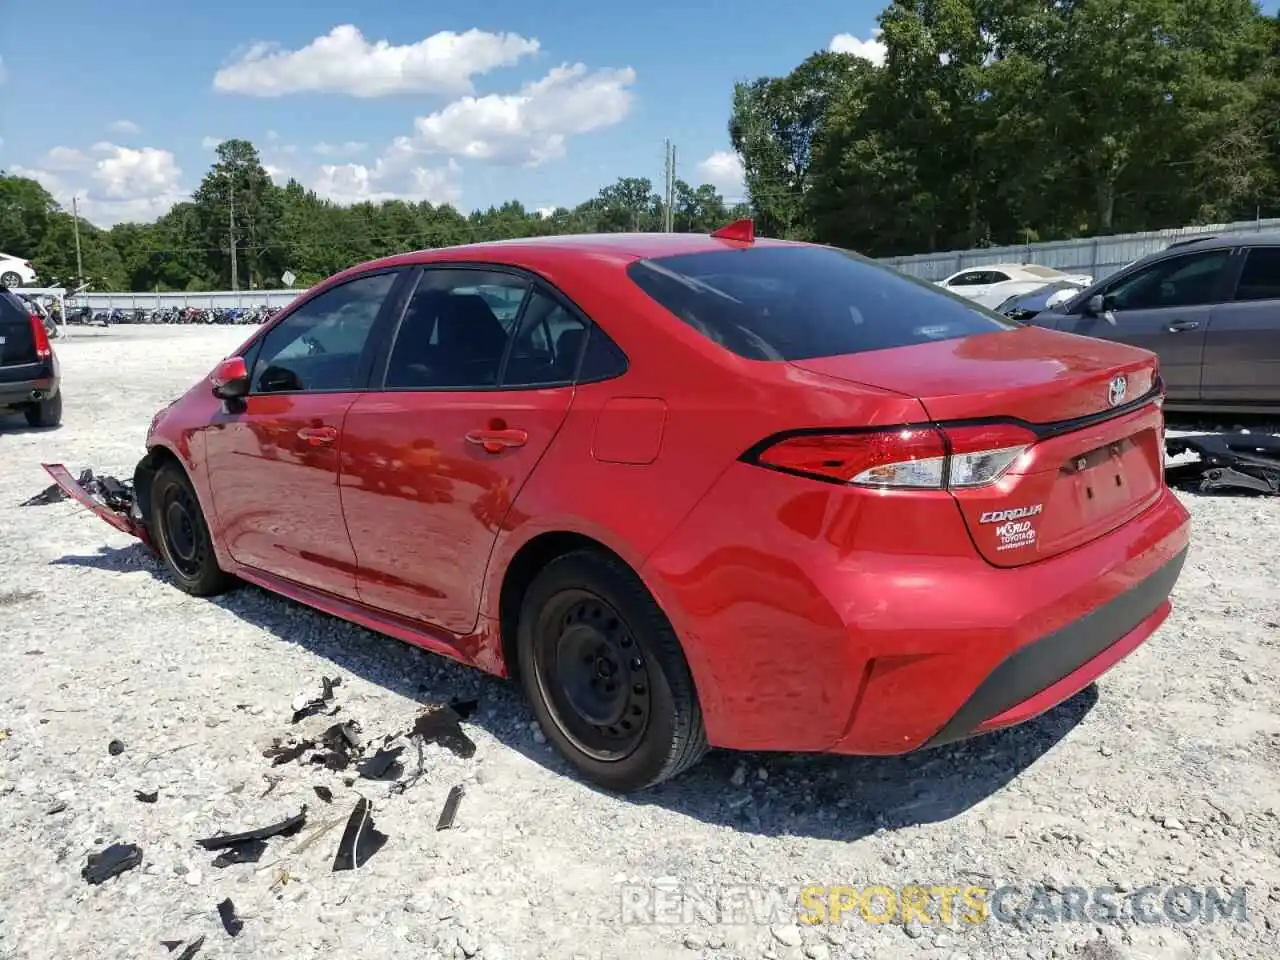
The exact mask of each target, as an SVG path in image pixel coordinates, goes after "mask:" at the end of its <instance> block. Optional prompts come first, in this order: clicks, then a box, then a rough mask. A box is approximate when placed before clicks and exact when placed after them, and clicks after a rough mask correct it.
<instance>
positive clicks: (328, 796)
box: [311, 784, 333, 803]
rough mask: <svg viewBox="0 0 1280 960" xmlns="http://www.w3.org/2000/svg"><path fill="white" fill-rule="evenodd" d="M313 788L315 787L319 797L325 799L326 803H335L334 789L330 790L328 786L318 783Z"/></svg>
mask: <svg viewBox="0 0 1280 960" xmlns="http://www.w3.org/2000/svg"><path fill="white" fill-rule="evenodd" d="M311 789H313V790H314V791H315V792H316V796H317V797H319V798H320V799H321V800H323V801H324V802H325V803H333V791H332V790H330V789H329V788H328V787H326V786H323V785H321V784H316V785H315V786H314V787H312V788H311Z"/></svg>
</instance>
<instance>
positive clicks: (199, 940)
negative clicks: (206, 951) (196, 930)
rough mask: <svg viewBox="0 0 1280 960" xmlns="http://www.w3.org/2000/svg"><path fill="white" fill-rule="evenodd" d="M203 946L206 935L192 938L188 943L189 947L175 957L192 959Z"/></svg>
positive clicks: (179, 959)
mask: <svg viewBox="0 0 1280 960" xmlns="http://www.w3.org/2000/svg"><path fill="white" fill-rule="evenodd" d="M203 946H204V937H196V939H194V940H192V941H191V942H190V943H189V944H187V948H186V949H185V950H183V951H182V952H181V953H180V954H178V955H177V956H176V957H174V960H192V957H194V956H195V955H196V954H197V953H199V952H200V948H201V947H203Z"/></svg>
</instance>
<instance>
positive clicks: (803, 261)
mask: <svg viewBox="0 0 1280 960" xmlns="http://www.w3.org/2000/svg"><path fill="white" fill-rule="evenodd" d="M627 273H628V275H629V276H630V277H631V280H632V281H633V282H634V283H635V284H636V285H637V286H639V287H640V289H641V290H643V291H644V292H645V293H647V294H648V295H649V296H650V297H652V298H653V299H654V300H656V301H657V302H658V303H659V304H661V305H662V306H663V307H664V308H666V309H667V310H668V311H669V312H670V313H672V314H674V315H675V316H676V317H678V318H680V319H681V320H683V321H684V322H685V323H687V324H688V325H689V326H691V327H693V328H694V329H695V330H697V331H698V332H699V333H701V334H702V335H703V336H705V337H707V338H708V339H710V340H713V341H715V342H716V343H718V344H719V345H720V346H722V347H724V348H725V349H727V350H731V351H733V352H734V353H736V354H737V355H738V356H741V357H746V358H747V359H750V360H806V359H811V358H813V357H831V356H839V355H840V354H847V353H862V352H864V351H867V350H887V349H890V348H892V347H905V346H911V345H913V344H920V343H929V342H931V341H934V340H954V339H957V338H959V337H968V336H973V335H974V334H979V333H992V332H994V331H998V330H1012V329H1015V328H1016V327H1017V324H1015V323H1013V322H1012V321H1009V320H1005V319H1003V318H1001V317H999V316H997V315H996V314H994V313H992V312H990V311H988V310H985V309H983V308H982V307H979V306H977V305H976V304H970V303H968V302H965V301H961V300H959V299H958V298H956V297H954V296H952V295H950V294H945V293H942V292H941V291H940V290H939V289H938V288H937V287H935V286H934V285H933V284H931V283H927V282H925V281H923V280H917V279H916V278H914V277H908V276H906V275H905V274H902V273H898V272H897V271H896V270H893V269H891V268H889V267H885V266H881V265H880V264H877V263H874V262H872V261H870V260H867V259H865V258H863V257H860V256H858V255H857V254H854V253H849V252H847V251H844V250H837V249H835V248H832V247H804V246H795V247H755V248H752V249H747V250H722V251H720V250H718V251H714V252H710V253H690V254H683V255H681V256H676V257H662V258H659V259H655V260H639V261H636V262H635V263H633V264H631V265H630V266H629V267H628V268H627Z"/></svg>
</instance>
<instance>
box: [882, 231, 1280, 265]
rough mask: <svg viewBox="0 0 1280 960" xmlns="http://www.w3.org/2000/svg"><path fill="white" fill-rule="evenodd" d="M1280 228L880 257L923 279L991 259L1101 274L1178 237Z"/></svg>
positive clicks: (1154, 234) (1140, 235) (1132, 236)
mask: <svg viewBox="0 0 1280 960" xmlns="http://www.w3.org/2000/svg"><path fill="white" fill-rule="evenodd" d="M1268 230H1280V219H1270V220H1242V221H1238V222H1236V223H1214V224H1207V225H1204V226H1199V227H1178V228H1176V229H1173V230H1152V231H1150V232H1149V233H1127V234H1121V235H1119V236H1114V237H1093V238H1091V239H1088V240H1059V241H1056V242H1053V243H1024V244H1017V245H1015V246H1009V247H983V248H979V249H977V250H951V251H947V252H945V253H920V254H916V255H915V256H910V257H886V258H884V259H883V260H882V261H881V262H882V263H887V264H889V265H890V266H893V267H896V268H897V269H899V270H901V271H902V272H903V273H909V274H911V275H913V276H917V277H920V278H922V279H924V280H941V279H943V278H944V277H949V276H951V274H953V273H955V272H956V271H957V270H965V269H968V268H969V267H980V266H984V265H985V264H989V263H1038V264H1040V265H1041V266H1045V267H1053V268H1055V269H1057V270H1062V271H1064V272H1066V273H1087V274H1090V275H1091V276H1092V277H1093V278H1094V279H1095V280H1101V279H1102V278H1103V277H1105V276H1107V275H1108V274H1111V273H1115V272H1116V271H1117V270H1119V269H1120V268H1121V267H1123V266H1125V265H1126V264H1130V263H1132V262H1133V261H1134V260H1137V259H1139V258H1140V257H1145V256H1146V255H1147V254H1149V253H1155V252H1157V251H1159V250H1163V249H1164V248H1165V247H1167V246H1169V244H1171V243H1173V242H1174V241H1175V240H1185V239H1189V238H1191V237H1196V236H1203V235H1210V234H1223V233H1262V232H1265V231H1268Z"/></svg>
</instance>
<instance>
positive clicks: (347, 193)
mask: <svg viewBox="0 0 1280 960" xmlns="http://www.w3.org/2000/svg"><path fill="white" fill-rule="evenodd" d="M412 156H413V154H412V153H411V152H409V153H403V152H397V150H396V148H395V147H394V146H393V147H392V148H391V149H389V150H388V151H387V152H386V153H385V154H383V156H381V157H379V158H378V160H377V162H375V163H374V164H372V165H371V166H365V165H364V164H359V163H339V164H334V163H327V164H324V165H323V166H321V167H320V171H319V174H318V175H317V176H316V178H315V180H314V181H313V182H312V183H311V189H313V190H314V191H315V192H316V193H317V194H319V195H320V196H321V197H324V198H325V199H327V200H332V201H333V202H334V203H340V204H344V205H349V204H352V203H364V202H367V201H368V202H373V203H380V202H382V201H383V200H408V201H421V200H425V201H427V202H428V203H432V204H441V203H450V204H457V203H458V202H459V201H460V200H461V199H462V188H461V185H460V184H459V183H458V175H459V174H460V173H461V172H462V168H461V167H459V166H458V164H457V162H456V161H454V160H450V161H449V162H448V163H447V164H446V165H445V166H443V167H422V166H413V165H411V162H412Z"/></svg>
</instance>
